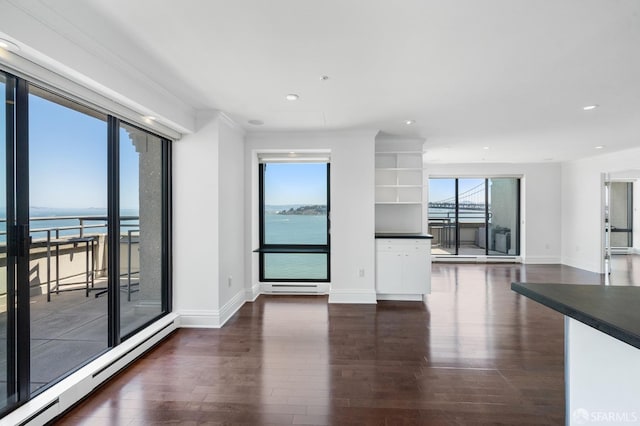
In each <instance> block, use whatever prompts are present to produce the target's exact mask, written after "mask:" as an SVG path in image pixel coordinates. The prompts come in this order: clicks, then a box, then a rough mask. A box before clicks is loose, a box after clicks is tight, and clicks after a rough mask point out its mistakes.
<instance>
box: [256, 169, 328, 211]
mask: <svg viewBox="0 0 640 426" xmlns="http://www.w3.org/2000/svg"><path fill="white" fill-rule="evenodd" d="M264 184H265V188H264V193H265V204H267V205H286V204H322V205H324V204H326V203H327V165H326V163H269V164H266V171H265V181H264Z"/></svg>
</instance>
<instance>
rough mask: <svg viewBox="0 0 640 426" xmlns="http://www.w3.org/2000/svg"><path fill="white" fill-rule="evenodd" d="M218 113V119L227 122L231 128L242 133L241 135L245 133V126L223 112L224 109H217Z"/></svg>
mask: <svg viewBox="0 0 640 426" xmlns="http://www.w3.org/2000/svg"><path fill="white" fill-rule="evenodd" d="M218 114H219V117H220V121H222V122H223V123H225V124H227V125H228V126H229V127H231V128H232V129H234V130H237V131H238V132H240V133H242V136H245V135H246V134H247V131H246V130H245V128H244V127H242V126H241V125H240V124H238V123H237V122H236V121H235V120H234V119H233V118H231V117H229V115H228V114H227V113H225V112H224V111H218Z"/></svg>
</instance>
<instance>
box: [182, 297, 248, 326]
mask: <svg viewBox="0 0 640 426" xmlns="http://www.w3.org/2000/svg"><path fill="white" fill-rule="evenodd" d="M244 303H245V292H244V290H241V291H239V292H237V293H236V294H235V295H234V296H233V297H232V298H231V300H229V301H228V302H227V303H225V305H224V306H223V307H222V308H220V309H212V310H189V311H180V312H178V314H179V315H180V327H181V328H220V327H222V326H223V325H224V324H225V323H226V322H227V321H229V319H230V318H231V317H232V316H233V314H235V313H236V312H237V311H238V309H240V308H241V307H242V305H244Z"/></svg>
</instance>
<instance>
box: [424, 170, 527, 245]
mask: <svg viewBox="0 0 640 426" xmlns="http://www.w3.org/2000/svg"><path fill="white" fill-rule="evenodd" d="M519 205H520V179H518V178H431V179H429V205H428V207H429V210H428V212H429V227H428V229H429V233H430V234H432V235H433V236H434V239H433V245H432V251H431V254H432V255H434V256H438V255H441V256H447V255H460V256H505V255H506V256H516V255H518V254H519V253H520V246H519V216H520V212H519Z"/></svg>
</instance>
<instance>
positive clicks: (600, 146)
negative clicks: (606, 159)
mask: <svg viewBox="0 0 640 426" xmlns="http://www.w3.org/2000/svg"><path fill="white" fill-rule="evenodd" d="M593 148H594V149H602V148H604V145H598V146H594V147H593Z"/></svg>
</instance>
